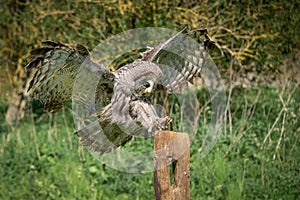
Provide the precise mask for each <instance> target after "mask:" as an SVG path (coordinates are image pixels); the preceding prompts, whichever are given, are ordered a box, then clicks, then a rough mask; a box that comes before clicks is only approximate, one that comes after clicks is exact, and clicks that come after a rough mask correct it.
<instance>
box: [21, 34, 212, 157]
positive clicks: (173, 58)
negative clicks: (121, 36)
mask: <svg viewBox="0 0 300 200" xmlns="http://www.w3.org/2000/svg"><path fill="white" fill-rule="evenodd" d="M186 38H187V37H186V36H185V35H184V34H181V33H178V34H176V35H174V36H172V37H171V38H170V39H168V40H167V41H165V42H163V43H161V44H159V45H158V46H156V47H154V48H149V47H148V49H147V50H146V51H145V52H143V53H141V57H140V58H139V59H137V60H135V61H134V62H132V63H130V64H126V65H125V66H123V67H121V68H119V69H117V70H115V71H112V70H109V69H108V67H107V66H103V65H101V64H97V63H96V62H95V61H93V59H92V58H91V57H90V53H89V51H88V50H87V49H86V48H85V47H84V46H82V45H77V46H76V47H70V46H67V45H65V44H62V43H59V42H52V41H45V42H43V43H42V44H43V46H44V47H41V48H38V49H35V50H33V51H31V57H32V60H31V62H29V64H28V65H26V67H25V70H26V71H29V70H35V71H34V75H33V78H32V80H31V81H30V83H29V87H28V93H29V94H30V95H31V96H32V97H33V98H35V99H39V100H41V101H42V102H44V109H45V110H46V111H48V112H56V111H58V110H60V109H61V108H62V107H63V105H64V104H65V103H66V102H67V101H68V100H69V99H70V98H71V97H72V93H73V92H74V82H75V79H76V76H77V75H78V73H79V72H80V67H81V66H82V65H84V66H86V68H88V69H89V70H90V71H92V72H93V73H94V74H96V75H97V77H98V78H99V83H95V84H96V85H97V90H96V94H95V103H96V104H98V105H96V107H97V109H96V110H93V111H92V113H91V114H94V115H96V116H97V117H98V121H97V123H98V124H99V125H100V127H101V129H102V130H101V131H99V130H96V129H93V128H82V129H80V130H78V131H77V132H76V133H77V135H78V137H79V138H80V141H81V142H82V143H83V145H85V146H87V147H88V148H90V149H92V150H94V151H96V152H99V153H100V154H102V153H105V152H108V151H110V150H111V149H114V148H116V147H119V146H122V145H124V144H125V143H126V142H127V141H129V140H130V139H131V138H132V136H134V135H138V134H139V133H140V131H141V128H143V129H146V130H148V131H149V132H151V131H155V130H159V129H164V128H165V127H166V126H167V125H168V123H170V122H171V118H170V117H169V116H159V114H158V113H157V111H156V110H155V107H154V106H153V105H152V104H151V101H150V98H149V95H151V94H152V93H153V92H154V91H159V90H164V91H166V92H168V93H180V92H181V91H182V90H183V89H185V88H186V87H187V86H188V84H190V83H193V80H194V79H195V78H199V77H200V74H201V73H202V71H203V70H205V68H206V69H208V70H209V67H210V66H211V65H213V61H212V60H211V58H210V56H209V55H208V53H207V51H206V48H205V45H202V44H201V45H194V43H191V42H186V41H187V39H186ZM197 44H198V43H197ZM161 65H164V66H168V67H169V68H170V69H172V70H166V69H165V68H163V67H161ZM77 90H80V88H79V89H78V88H77ZM82 90H84V88H82ZM103 96H106V97H108V98H109V99H108V101H107V104H103V100H104V98H103ZM80 98H81V97H77V98H75V99H73V100H74V101H77V102H79V104H80V102H81V100H80ZM83 98H84V97H83ZM99 99H101V100H100V101H98V100H99ZM93 112H94V113H93ZM133 124H134V126H132V125H133ZM125 130H126V131H125ZM128 131H129V132H130V134H128ZM111 144H112V145H111Z"/></svg>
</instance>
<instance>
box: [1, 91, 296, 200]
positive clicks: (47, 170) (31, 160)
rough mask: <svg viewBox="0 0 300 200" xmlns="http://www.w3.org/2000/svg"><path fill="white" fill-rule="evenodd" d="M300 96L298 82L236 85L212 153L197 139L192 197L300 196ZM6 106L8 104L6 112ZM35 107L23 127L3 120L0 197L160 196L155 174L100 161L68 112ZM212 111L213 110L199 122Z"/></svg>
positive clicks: (134, 146) (136, 145) (137, 145)
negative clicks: (279, 85) (156, 193)
mask: <svg viewBox="0 0 300 200" xmlns="http://www.w3.org/2000/svg"><path fill="white" fill-rule="evenodd" d="M258 93H259V94H260V95H257V94H258ZM299 94H300V89H299V88H296V90H295V91H293V87H288V88H286V89H284V88H280V89H269V88H264V89H258V88H257V89H255V88H252V89H248V90H239V89H235V90H234V91H233V95H232V96H231V105H230V113H229V114H228V116H229V115H230V116H231V118H232V120H231V121H230V120H229V117H227V118H226V119H227V122H226V126H225V127H224V129H223V133H222V136H221V137H220V139H219V141H218V143H217V145H216V146H215V147H214V149H213V150H212V151H211V153H210V154H208V155H207V156H206V157H204V158H200V156H199V149H200V147H201V144H202V139H203V137H202V135H201V134H199V135H198V136H197V137H196V139H195V141H194V142H193V143H192V146H191V199H233V200H235V199H284V200H286V199H297V196H299V195H300V184H299V183H300V176H299V169H300V164H299V163H300V151H299V145H300V144H299V132H300V130H299V127H300V123H299V119H298V113H299V111H300V110H299V109H300V106H299V104H300V103H299V102H300V95H299ZM289 95H291V97H290V99H288V98H289ZM279 96H282V101H281V100H280V97H279ZM282 102H284V103H285V104H286V105H285V109H284V110H283V111H282V112H281V110H282V107H283V103H282ZM34 106H36V105H34ZM5 108H6V105H5V104H4V103H2V104H1V106H0V109H1V113H4V112H2V111H5ZM30 110H31V109H28V111H27V114H26V118H25V119H23V120H22V121H21V122H20V123H19V124H18V125H16V126H8V125H7V124H5V123H3V121H2V117H3V116H1V122H2V123H1V126H0V166H1V167H0V177H1V181H0V199H153V198H154V190H153V172H151V173H142V174H133V173H126V172H121V171H116V170H113V169H111V168H109V167H108V166H106V165H105V164H102V163H101V162H99V161H98V160H96V159H94V158H93V157H92V156H91V155H90V154H89V153H88V151H87V150H86V149H84V148H83V147H82V146H81V145H80V144H78V141H77V138H76V136H75V135H73V131H74V124H73V119H72V117H71V114H70V113H69V112H68V109H65V111H62V112H59V113H56V114H54V115H53V116H52V117H51V118H50V117H49V115H48V114H43V113H41V112H40V110H38V108H37V107H34V110H35V112H34V113H32V112H31V111H30ZM205 112H209V109H206V110H204V111H203V112H202V113H201V116H200V122H199V123H203V120H204V118H205V117H204V116H205V115H207V113H205ZM280 113H281V114H280ZM276 121H277V122H276ZM275 122H276V123H275ZM274 123H275V125H274ZM272 127H273V128H272ZM203 130H205V129H204V128H203V127H199V132H200V133H201V132H203ZM270 130H271V131H270ZM268 132H270V135H269V137H268V138H267V139H266V142H265V143H264V140H265V138H266V136H267V134H268ZM151 142H152V141H151V139H150V140H141V139H136V140H134V141H132V142H130V143H129V144H128V145H127V146H126V147H125V148H126V149H127V150H132V151H135V152H139V151H142V150H143V148H144V147H145V146H147V145H148V147H149V148H151Z"/></svg>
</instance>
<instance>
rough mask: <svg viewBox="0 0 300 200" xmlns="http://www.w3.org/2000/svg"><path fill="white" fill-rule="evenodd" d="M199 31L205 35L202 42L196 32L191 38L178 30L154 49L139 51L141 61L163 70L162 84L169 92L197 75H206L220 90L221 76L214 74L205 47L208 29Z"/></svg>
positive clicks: (179, 89) (207, 42) (210, 85)
mask: <svg viewBox="0 0 300 200" xmlns="http://www.w3.org/2000/svg"><path fill="white" fill-rule="evenodd" d="M196 32H197V31H194V32H193V33H196ZM198 32H202V33H201V34H203V35H204V36H206V37H205V38H206V41H204V43H198V42H197V41H196V40H195V39H197V38H195V37H198V36H199V35H196V34H193V36H192V37H190V36H191V35H190V36H189V35H186V34H182V31H181V32H179V33H177V34H176V35H174V36H173V37H171V38H170V39H168V40H167V41H165V42H163V43H161V44H160V45H158V46H156V47H155V48H152V49H148V50H147V51H146V52H144V53H142V60H145V61H151V62H154V63H157V64H159V66H160V67H161V70H162V71H163V72H164V78H163V83H162V84H163V85H164V86H165V87H166V88H167V90H168V92H175V93H180V92H181V91H182V90H183V89H184V88H186V87H187V86H188V83H194V82H195V80H197V79H198V78H205V79H206V81H205V82H206V85H207V86H208V87H211V88H215V89H217V90H218V88H219V89H220V90H221V88H222V82H221V81H220V80H221V77H220V75H219V73H216V71H215V70H216V69H217V68H216V66H215V64H214V62H213V60H212V58H211V57H210V55H209V54H208V52H207V48H206V47H207V44H211V43H212V42H211V41H209V38H208V36H207V35H206V34H207V32H203V30H198ZM190 33H192V32H190ZM209 80H213V81H209Z"/></svg>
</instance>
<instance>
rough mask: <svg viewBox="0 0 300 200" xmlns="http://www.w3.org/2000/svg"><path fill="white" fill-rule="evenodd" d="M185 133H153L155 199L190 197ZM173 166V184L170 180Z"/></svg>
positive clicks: (188, 149)
mask: <svg viewBox="0 0 300 200" xmlns="http://www.w3.org/2000/svg"><path fill="white" fill-rule="evenodd" d="M189 146H190V145H189V136H188V134H185V133H177V132H172V131H157V132H156V133H155V135H154V165H155V166H154V167H155V171H154V194H155V199H156V200H188V199H190V147H189ZM170 164H171V165H172V167H173V181H172V182H173V184H171V180H170Z"/></svg>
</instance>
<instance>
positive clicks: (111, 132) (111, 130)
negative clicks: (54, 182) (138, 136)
mask: <svg viewBox="0 0 300 200" xmlns="http://www.w3.org/2000/svg"><path fill="white" fill-rule="evenodd" d="M75 134H76V135H77V136H78V137H79V139H80V142H81V143H82V144H83V145H84V146H85V147H87V148H88V149H89V150H90V151H93V152H97V153H100V155H102V154H104V153H107V152H110V151H112V150H113V149H116V148H117V147H119V146H124V145H125V144H126V143H127V142H128V141H129V140H131V138H132V136H131V135H127V134H125V133H124V132H123V131H122V130H121V129H120V128H119V127H118V126H116V125H114V124H107V125H106V126H105V127H100V123H99V122H98V121H95V122H93V123H91V124H89V125H88V126H86V127H84V128H82V129H81V130H78V131H77V132H76V133H75Z"/></svg>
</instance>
